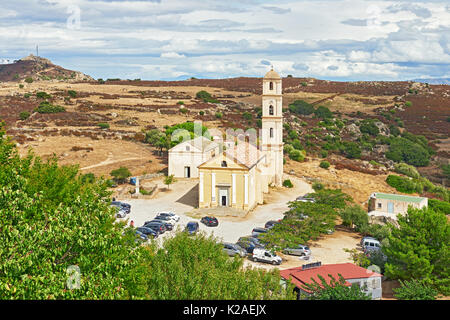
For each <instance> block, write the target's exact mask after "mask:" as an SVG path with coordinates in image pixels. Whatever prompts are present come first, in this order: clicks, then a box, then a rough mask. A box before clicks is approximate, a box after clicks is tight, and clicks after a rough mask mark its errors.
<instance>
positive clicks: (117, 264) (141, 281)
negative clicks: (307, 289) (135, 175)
mask: <svg viewBox="0 0 450 320" xmlns="http://www.w3.org/2000/svg"><path fill="white" fill-rule="evenodd" d="M0 166H1V168H2V170H0V186H1V187H0V215H1V219H0V230H1V233H0V261H1V262H2V263H1V264H0V298H1V299H39V300H40V299H42V300H43V299H100V300H102V299H232V300H234V299H293V298H294V296H293V290H292V289H293V286H287V288H283V287H282V286H281V285H280V276H279V272H278V271H277V270H275V271H271V272H268V271H265V270H250V269H244V268H243V259H241V258H238V257H235V258H233V259H231V258H229V257H228V256H227V255H226V254H225V253H224V252H223V251H222V245H221V244H220V243H218V242H217V240H216V239H213V238H206V237H205V236H204V235H203V234H199V235H196V236H193V237H192V236H188V235H187V234H186V233H184V232H177V233H176V234H175V235H174V236H173V237H171V238H168V239H165V241H164V243H163V244H162V247H160V248H157V246H156V244H155V243H153V242H151V243H150V244H149V245H139V244H138V243H137V242H136V241H135V240H136V237H135V235H134V230H133V229H132V228H129V227H127V226H126V223H124V222H117V221H116V219H115V217H114V212H113V210H112V209H111V208H110V207H109V201H110V199H109V196H110V193H108V192H107V191H106V184H105V183H104V181H103V180H101V179H99V180H95V182H94V183H91V179H89V178H86V177H88V176H87V175H85V176H82V175H80V174H79V172H78V168H77V167H76V166H58V164H57V161H56V158H53V159H51V160H50V161H48V162H46V163H43V162H42V161H40V160H39V158H37V157H34V156H33V155H32V154H29V155H28V156H27V157H26V158H20V157H19V155H18V152H17V149H16V147H15V146H14V145H13V144H12V143H11V142H10V141H9V140H7V139H6V138H5V137H4V133H3V132H2V131H1V130H0ZM70 266H76V267H78V268H79V270H80V282H79V287H78V288H72V289H70V285H77V281H76V277H74V275H70V274H67V270H68V267H70Z"/></svg>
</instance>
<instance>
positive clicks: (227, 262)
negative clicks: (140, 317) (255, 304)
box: [145, 232, 294, 300]
mask: <svg viewBox="0 0 450 320" xmlns="http://www.w3.org/2000/svg"><path fill="white" fill-rule="evenodd" d="M222 248H223V245H222V244H221V243H220V242H219V241H217V240H216V239H215V238H213V237H212V236H210V237H206V236H205V235H204V234H203V233H199V234H197V235H195V236H189V235H188V234H187V233H185V232H179V233H177V234H176V235H175V236H174V237H169V238H166V239H164V242H163V244H162V248H161V249H158V250H154V254H152V255H151V257H150V259H149V263H148V267H147V269H146V271H145V279H146V285H147V288H148V295H149V296H150V297H151V298H152V299H158V300H159V299H162V300H169V299H176V300H180V299H195V300H197V299H208V300H215V299H224V300H235V299H238V300H247V299H251V300H253V299H258V300H259V299H294V294H293V286H292V285H288V286H287V287H286V288H285V289H284V288H283V287H282V285H281V284H280V275H279V271H278V270H274V271H265V270H261V269H245V268H243V262H244V260H243V259H242V258H239V257H234V258H229V257H228V256H227V255H226V254H225V253H224V252H223V250H222Z"/></svg>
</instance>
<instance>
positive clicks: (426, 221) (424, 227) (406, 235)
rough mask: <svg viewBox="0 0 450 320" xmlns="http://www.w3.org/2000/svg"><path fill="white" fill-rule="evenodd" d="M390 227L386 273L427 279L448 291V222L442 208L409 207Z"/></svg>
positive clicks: (449, 279)
mask: <svg viewBox="0 0 450 320" xmlns="http://www.w3.org/2000/svg"><path fill="white" fill-rule="evenodd" d="M398 224H399V228H392V231H391V234H390V235H389V236H388V241H389V245H388V246H383V251H384V253H385V254H386V256H387V258H388V262H387V263H386V265H385V268H386V274H385V275H386V276H387V277H389V278H391V279H401V280H409V279H427V280H429V281H430V283H432V284H433V286H434V287H435V288H436V289H438V291H439V292H441V293H443V294H445V295H449V294H450V269H449V268H448V266H449V265H450V251H449V243H450V224H449V222H448V220H447V217H446V216H445V214H444V213H442V212H437V211H434V210H432V209H430V208H424V209H421V210H419V209H412V208H411V207H410V208H409V209H408V212H407V214H406V215H405V216H402V215H399V216H398Z"/></svg>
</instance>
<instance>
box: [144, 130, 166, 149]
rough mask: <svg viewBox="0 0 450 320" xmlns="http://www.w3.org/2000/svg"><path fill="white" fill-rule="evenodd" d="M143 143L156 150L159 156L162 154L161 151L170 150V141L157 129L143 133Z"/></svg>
mask: <svg viewBox="0 0 450 320" xmlns="http://www.w3.org/2000/svg"><path fill="white" fill-rule="evenodd" d="M145 141H146V142H147V143H149V144H150V145H151V146H153V147H155V148H158V149H159V152H160V154H161V153H162V152H163V149H166V150H167V149H169V148H170V141H169V139H168V137H167V135H165V134H164V133H163V132H161V131H159V130H158V129H152V130H150V131H147V132H146V133H145Z"/></svg>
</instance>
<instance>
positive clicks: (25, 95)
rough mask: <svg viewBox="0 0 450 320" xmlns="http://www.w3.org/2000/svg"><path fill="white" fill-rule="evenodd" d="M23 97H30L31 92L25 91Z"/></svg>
mask: <svg viewBox="0 0 450 320" xmlns="http://www.w3.org/2000/svg"><path fill="white" fill-rule="evenodd" d="M23 97H24V98H29V97H31V93H25V94H24V95H23Z"/></svg>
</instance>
